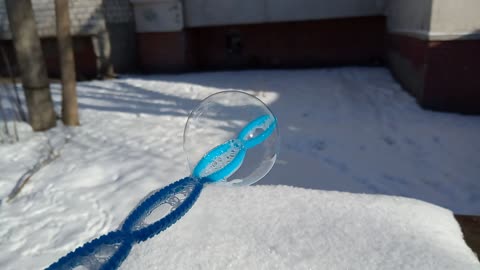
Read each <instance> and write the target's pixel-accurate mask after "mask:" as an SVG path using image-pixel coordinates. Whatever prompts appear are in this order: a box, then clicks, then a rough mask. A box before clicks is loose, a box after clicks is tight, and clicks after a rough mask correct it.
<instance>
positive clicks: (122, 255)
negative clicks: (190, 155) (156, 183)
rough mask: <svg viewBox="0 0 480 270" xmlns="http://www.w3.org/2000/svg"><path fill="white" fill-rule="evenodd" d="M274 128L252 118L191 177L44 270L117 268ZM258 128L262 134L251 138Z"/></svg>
mask: <svg viewBox="0 0 480 270" xmlns="http://www.w3.org/2000/svg"><path fill="white" fill-rule="evenodd" d="M275 127H276V119H275V118H274V117H272V116H270V115H263V116H260V117H258V118H256V119H254V120H253V121H251V122H250V123H249V124H247V125H246V126H245V127H244V128H243V129H242V130H241V132H240V133H239V135H238V137H237V138H236V139H233V140H230V141H227V142H225V143H223V144H221V145H219V146H217V147H215V148H213V149H212V150H210V151H209V152H208V153H207V154H206V155H205V156H204V157H203V158H202V159H201V160H200V161H199V162H198V164H197V166H196V167H195V169H194V172H193V174H192V177H186V178H183V179H181V180H178V181H176V182H174V183H172V184H170V185H168V186H166V187H164V188H162V189H160V190H158V191H156V192H153V193H152V194H151V195H149V196H147V197H146V199H144V200H143V201H142V202H140V203H139V204H138V206H137V207H135V208H134V210H133V211H132V212H131V213H130V214H129V215H128V216H127V218H126V219H125V221H124V222H123V224H122V225H121V226H120V228H119V229H118V230H116V231H112V232H109V233H107V234H105V235H102V236H100V237H98V238H96V239H94V240H92V241H90V242H88V243H86V244H84V245H83V246H81V247H79V248H77V249H75V250H74V251H72V252H70V253H68V254H67V255H65V256H64V257H62V258H60V259H59V260H58V261H57V262H55V263H53V264H52V265H50V266H49V267H47V268H46V269H47V270H67V269H74V268H76V267H79V266H80V267H83V268H86V269H100V270H106V269H117V268H118V267H119V266H120V265H121V264H122V262H123V261H124V260H125V259H126V257H127V256H128V254H129V253H130V250H131V249H132V247H133V245H134V244H135V243H138V242H142V241H145V240H148V239H149V238H151V237H153V236H155V235H157V234H159V233H161V232H162V231H164V230H165V229H167V228H168V227H170V226H172V225H173V224H174V223H175V222H177V221H178V220H179V219H180V218H181V217H183V216H184V215H185V214H186V213H187V212H188V211H189V210H190V208H191V207H192V206H193V204H194V203H195V202H196V200H197V199H198V197H199V196H200V193H201V191H202V189H203V187H204V185H205V184H207V183H213V182H218V181H221V180H225V179H227V178H228V177H229V176H231V175H232V174H234V173H235V172H236V171H237V170H238V168H240V166H241V165H242V163H243V160H244V158H245V155H246V151H247V150H248V149H250V148H252V147H255V146H257V145H259V144H261V143H262V142H263V141H265V140H266V139H267V138H268V137H269V136H270V135H271V134H272V132H273V130H274V129H275ZM257 129H260V130H262V131H261V132H260V133H259V134H258V135H256V136H253V134H255V132H256V130H257ZM223 161H227V162H223ZM219 164H220V165H219ZM180 195H181V196H180ZM162 205H169V206H170V211H169V212H168V213H167V214H166V215H164V216H163V217H161V218H159V219H157V220H156V221H154V222H151V223H149V222H148V221H147V218H149V217H150V215H151V214H152V213H153V212H154V211H155V210H156V209H158V208H159V207H160V206H162Z"/></svg>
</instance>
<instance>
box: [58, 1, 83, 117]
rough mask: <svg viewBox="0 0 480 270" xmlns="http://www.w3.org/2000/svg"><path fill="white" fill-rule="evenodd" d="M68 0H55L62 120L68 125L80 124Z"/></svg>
mask: <svg viewBox="0 0 480 270" xmlns="http://www.w3.org/2000/svg"><path fill="white" fill-rule="evenodd" d="M68 2H69V1H68V0H55V15H56V22H57V43H58V53H59V56H60V69H61V74H62V120H63V123H64V124H65V125H67V126H78V125H79V124H80V123H79V120H78V103H77V89H76V88H77V82H76V74H75V58H74V54H73V44H72V36H71V35H70V14H69V13H70V12H69V8H68Z"/></svg>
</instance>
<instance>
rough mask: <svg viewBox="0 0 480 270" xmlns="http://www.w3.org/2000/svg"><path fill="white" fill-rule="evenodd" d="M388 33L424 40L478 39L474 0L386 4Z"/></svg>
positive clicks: (479, 6)
mask: <svg viewBox="0 0 480 270" xmlns="http://www.w3.org/2000/svg"><path fill="white" fill-rule="evenodd" d="M385 15H386V16H387V18H388V30H389V32H390V33H398V34H405V35H409V36H413V37H417V38H421V39H426V40H453V39H458V38H476V39H480V35H479V34H478V33H479V31H480V1H478V0H455V1H451V0H386V4H385Z"/></svg>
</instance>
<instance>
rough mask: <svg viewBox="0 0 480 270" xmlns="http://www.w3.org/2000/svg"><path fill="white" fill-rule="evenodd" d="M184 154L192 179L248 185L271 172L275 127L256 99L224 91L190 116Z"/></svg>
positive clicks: (275, 149) (276, 143)
mask: <svg viewBox="0 0 480 270" xmlns="http://www.w3.org/2000/svg"><path fill="white" fill-rule="evenodd" d="M183 148H184V151H185V153H186V155H187V159H188V165H189V167H190V169H191V172H192V176H193V177H197V178H204V177H206V178H208V179H209V182H215V183H219V184H223V185H233V186H243V185H251V184H253V183H255V182H257V181H258V180H260V179H262V178H263V177H264V176H265V175H266V174H267V173H268V172H269V171H270V170H271V169H272V167H273V164H274V163H275V160H276V158H277V155H278V150H279V132H278V124H277V120H276V118H275V116H274V115H273V113H272V111H271V110H270V109H269V108H268V107H267V106H266V105H265V104H264V103H263V102H262V101H260V100H259V99H258V98H256V97H254V96H252V95H249V94H247V93H244V92H239V91H225V92H220V93H216V94H213V95H211V96H209V97H207V98H205V99H204V100H203V101H202V102H201V103H200V104H199V105H198V106H197V107H196V108H195V109H194V110H193V111H192V112H191V113H190V115H189V117H188V120H187V123H186V125H185V131H184V133H183Z"/></svg>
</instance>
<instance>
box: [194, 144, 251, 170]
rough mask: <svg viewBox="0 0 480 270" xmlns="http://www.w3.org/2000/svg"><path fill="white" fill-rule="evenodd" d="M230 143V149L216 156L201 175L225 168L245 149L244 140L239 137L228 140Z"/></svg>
mask: <svg viewBox="0 0 480 270" xmlns="http://www.w3.org/2000/svg"><path fill="white" fill-rule="evenodd" d="M228 145H229V146H230V147H229V149H228V150H227V151H226V152H224V153H222V154H221V155H219V156H216V157H215V158H214V160H213V161H212V163H210V165H209V166H207V167H206V168H205V169H204V170H203V171H202V172H201V173H200V177H205V176H208V175H211V174H213V173H215V172H217V171H218V170H220V169H222V168H224V167H225V166H227V165H228V164H229V163H230V162H231V161H232V160H233V159H234V158H235V157H236V156H237V155H238V153H239V152H240V151H241V150H242V149H243V143H242V141H240V140H238V139H234V140H230V141H229V142H228Z"/></svg>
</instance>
